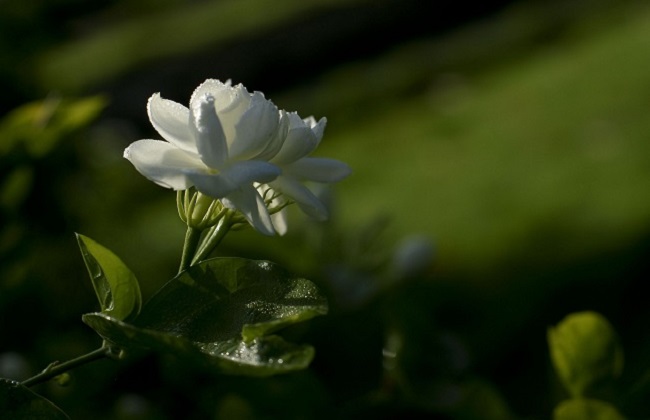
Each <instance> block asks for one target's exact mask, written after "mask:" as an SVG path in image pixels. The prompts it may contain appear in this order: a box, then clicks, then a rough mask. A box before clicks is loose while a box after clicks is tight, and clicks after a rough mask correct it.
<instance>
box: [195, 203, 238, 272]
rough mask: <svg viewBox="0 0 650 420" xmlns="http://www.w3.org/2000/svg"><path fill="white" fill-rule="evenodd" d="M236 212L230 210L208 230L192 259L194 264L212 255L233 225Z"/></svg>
mask: <svg viewBox="0 0 650 420" xmlns="http://www.w3.org/2000/svg"><path fill="white" fill-rule="evenodd" d="M234 213H235V212H234V211H232V210H228V211H227V212H226V213H225V214H224V215H223V217H222V218H221V220H219V223H217V224H216V225H215V226H213V227H212V228H211V229H210V230H209V231H208V234H207V236H206V237H205V239H204V240H203V243H202V244H201V247H200V248H199V250H198V251H197V252H196V254H195V255H194V258H193V259H192V265H194V264H196V263H197V262H199V261H202V260H204V259H205V258H207V256H208V255H210V253H211V252H212V251H213V250H214V249H215V248H216V247H217V245H219V243H220V242H221V240H222V239H223V238H224V237H225V236H226V234H227V233H228V231H229V230H230V227H231V226H232V223H231V219H232V217H233V215H234Z"/></svg>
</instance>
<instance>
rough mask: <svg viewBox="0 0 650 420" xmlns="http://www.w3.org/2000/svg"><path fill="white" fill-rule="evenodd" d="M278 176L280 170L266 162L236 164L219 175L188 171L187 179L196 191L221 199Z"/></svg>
mask: <svg viewBox="0 0 650 420" xmlns="http://www.w3.org/2000/svg"><path fill="white" fill-rule="evenodd" d="M279 174H280V169H279V168H278V167H277V166H275V165H273V164H270V163H268V162H259V161H245V162H237V163H235V164H233V165H232V166H231V167H229V168H227V169H225V170H223V171H222V172H220V173H216V174H215V173H208V172H206V171H190V172H188V173H187V177H188V178H189V179H190V180H191V181H192V183H193V184H194V185H195V186H196V189H197V190H199V191H201V192H202V193H203V194H205V195H209V196H210V197H214V198H222V197H225V196H227V195H228V194H230V193H232V192H233V191H235V190H237V189H239V188H240V187H242V186H245V185H252V183H253V181H258V182H269V181H272V180H273V179H275V178H276V177H277V176H278V175H279Z"/></svg>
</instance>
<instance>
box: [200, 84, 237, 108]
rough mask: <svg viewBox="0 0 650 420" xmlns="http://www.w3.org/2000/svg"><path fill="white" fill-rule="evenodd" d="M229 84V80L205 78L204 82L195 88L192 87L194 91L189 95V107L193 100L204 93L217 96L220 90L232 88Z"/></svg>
mask: <svg viewBox="0 0 650 420" xmlns="http://www.w3.org/2000/svg"><path fill="white" fill-rule="evenodd" d="M230 85H231V83H230V80H226V82H225V83H224V82H222V81H221V80H217V79H208V80H206V81H205V82H203V83H201V84H200V85H199V86H198V87H197V88H196V89H194V92H193V93H192V96H191V97H190V108H191V107H192V106H193V105H194V102H196V101H198V100H199V99H200V98H202V97H203V96H205V94H206V93H207V94H210V95H212V96H214V97H217V96H218V95H219V92H221V91H222V90H228V89H232V87H231V86H230Z"/></svg>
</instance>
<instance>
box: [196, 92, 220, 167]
mask: <svg viewBox="0 0 650 420" xmlns="http://www.w3.org/2000/svg"><path fill="white" fill-rule="evenodd" d="M190 119H191V128H192V132H193V134H194V137H195V138H196V148H197V150H198V152H199V156H200V157H201V160H202V161H203V163H205V164H206V165H207V166H208V167H209V168H212V169H220V168H221V167H223V165H224V164H225V162H226V161H227V160H228V146H227V144H226V138H225V135H224V132H223V127H222V126H221V121H219V118H218V117H217V113H216V111H215V109H214V97H212V96H211V95H210V94H207V93H206V94H205V95H204V96H202V97H200V98H198V99H197V100H196V101H194V102H193V103H192V109H191V111H190Z"/></svg>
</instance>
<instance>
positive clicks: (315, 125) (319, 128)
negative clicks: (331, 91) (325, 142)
mask: <svg viewBox="0 0 650 420" xmlns="http://www.w3.org/2000/svg"><path fill="white" fill-rule="evenodd" d="M303 121H304V122H305V124H307V125H308V126H309V128H311V131H312V132H313V133H314V136H316V141H317V142H318V144H320V141H321V139H322V138H323V133H324V131H325V126H326V125H327V118H325V117H323V118H321V119H320V120H319V121H318V122H316V119H315V118H314V117H307V118H305V119H304V120H303Z"/></svg>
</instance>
